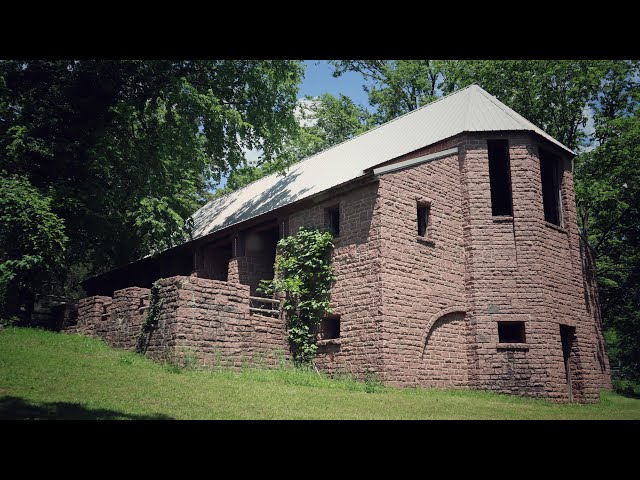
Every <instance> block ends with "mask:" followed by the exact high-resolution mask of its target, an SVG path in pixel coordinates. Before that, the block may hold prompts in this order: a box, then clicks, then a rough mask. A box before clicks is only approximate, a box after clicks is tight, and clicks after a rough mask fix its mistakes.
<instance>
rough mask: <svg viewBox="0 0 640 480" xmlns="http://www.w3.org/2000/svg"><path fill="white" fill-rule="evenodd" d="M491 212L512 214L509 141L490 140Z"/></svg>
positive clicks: (494, 214)
mask: <svg viewBox="0 0 640 480" xmlns="http://www.w3.org/2000/svg"><path fill="white" fill-rule="evenodd" d="M487 149H488V152H489V181H490V187H491V214H492V215H493V216H498V215H512V214H513V210H512V205H511V203H512V200H511V174H510V172H509V142H507V141H506V140H488V141H487Z"/></svg>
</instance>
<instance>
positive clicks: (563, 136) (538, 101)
mask: <svg viewBox="0 0 640 480" xmlns="http://www.w3.org/2000/svg"><path fill="white" fill-rule="evenodd" d="M611 63H615V62H605V61H593V60H535V61H532V60H499V61H487V60H469V61H453V62H447V63H446V64H445V66H444V68H443V81H442V85H441V86H442V90H443V93H445V94H446V93H450V92H452V91H454V90H456V89H459V88H462V87H465V86H467V85H470V84H472V83H477V84H478V85H480V86H481V87H482V88H484V89H485V90H487V91H488V92H489V93H491V94H492V95H495V96H496V97H497V98H498V99H499V100H500V101H502V102H504V103H505V104H507V105H508V106H510V107H511V108H513V109H514V110H515V111H516V112H518V113H520V114H521V115H522V116H524V117H525V118H526V119H528V120H530V121H531V122H533V123H534V124H536V125H537V126H538V127H540V128H542V129H543V130H544V131H546V132H547V133H549V134H550V135H551V136H553V137H554V138H556V139H558V140H559V141H561V142H562V143H564V144H565V145H567V146H568V147H569V148H572V149H575V148H577V147H578V146H580V145H582V144H583V142H584V140H585V139H586V133H585V131H584V127H585V126H586V123H587V120H588V109H589V106H590V104H591V102H593V100H594V99H595V98H596V97H597V95H598V91H599V88H600V82H601V80H602V78H603V76H604V75H605V72H606V70H607V68H608V66H609V65H610V64H611Z"/></svg>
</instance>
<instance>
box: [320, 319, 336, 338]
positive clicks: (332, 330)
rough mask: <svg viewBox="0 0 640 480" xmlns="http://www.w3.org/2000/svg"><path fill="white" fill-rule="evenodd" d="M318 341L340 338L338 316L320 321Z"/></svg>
mask: <svg viewBox="0 0 640 480" xmlns="http://www.w3.org/2000/svg"><path fill="white" fill-rule="evenodd" d="M318 336H319V340H330V339H335V338H340V316H339V315H332V316H330V317H325V318H323V319H322V320H321V321H320V329H319V332H318Z"/></svg>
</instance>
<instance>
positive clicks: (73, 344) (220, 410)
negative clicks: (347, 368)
mask: <svg viewBox="0 0 640 480" xmlns="http://www.w3.org/2000/svg"><path fill="white" fill-rule="evenodd" d="M7 418H102V419H163V418H167V419H168V418H175V419H279V418H287V419H640V400H636V399H633V398H626V397H623V396H620V395H617V394H614V393H610V392H603V394H602V400H601V402H600V403H599V404H594V405H578V404H570V405H566V404H565V405H559V404H554V403H551V402H547V401H544V400H534V399H527V398H518V397H511V396H508V395H496V394H492V393H489V392H481V391H468V390H466V391H465V390H448V391H447V390H433V389H417V388H409V389H395V388H386V387H382V386H380V385H378V384H375V383H373V382H368V383H361V382H356V381H354V380H351V379H346V378H344V379H337V380H336V379H329V378H327V377H324V376H319V375H318V374H316V373H315V372H304V371H297V370H294V369H291V368H281V369H277V370H262V369H256V368H251V369H249V368H248V369H243V370H242V371H238V372H234V371H231V370H228V369H217V370H209V371H203V370H200V371H198V370H179V369H176V368H172V367H170V366H166V365H160V364H156V363H153V362H151V361H149V360H148V359H146V358H144V357H142V356H140V355H137V354H134V353H131V352H124V351H119V350H115V349H112V348H110V347H109V346H107V345H106V344H105V343H104V342H102V341H101V340H99V339H93V338H86V337H82V336H79V335H66V334H59V333H52V332H45V331H40V330H32V329H23V328H7V329H3V330H0V419H7Z"/></svg>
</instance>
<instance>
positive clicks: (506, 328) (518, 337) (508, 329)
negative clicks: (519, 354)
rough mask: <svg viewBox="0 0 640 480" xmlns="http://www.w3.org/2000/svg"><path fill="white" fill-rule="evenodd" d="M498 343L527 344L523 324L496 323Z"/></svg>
mask: <svg viewBox="0 0 640 480" xmlns="http://www.w3.org/2000/svg"><path fill="white" fill-rule="evenodd" d="M498 342H499V343H527V342H526V337H525V334H524V322H498Z"/></svg>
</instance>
